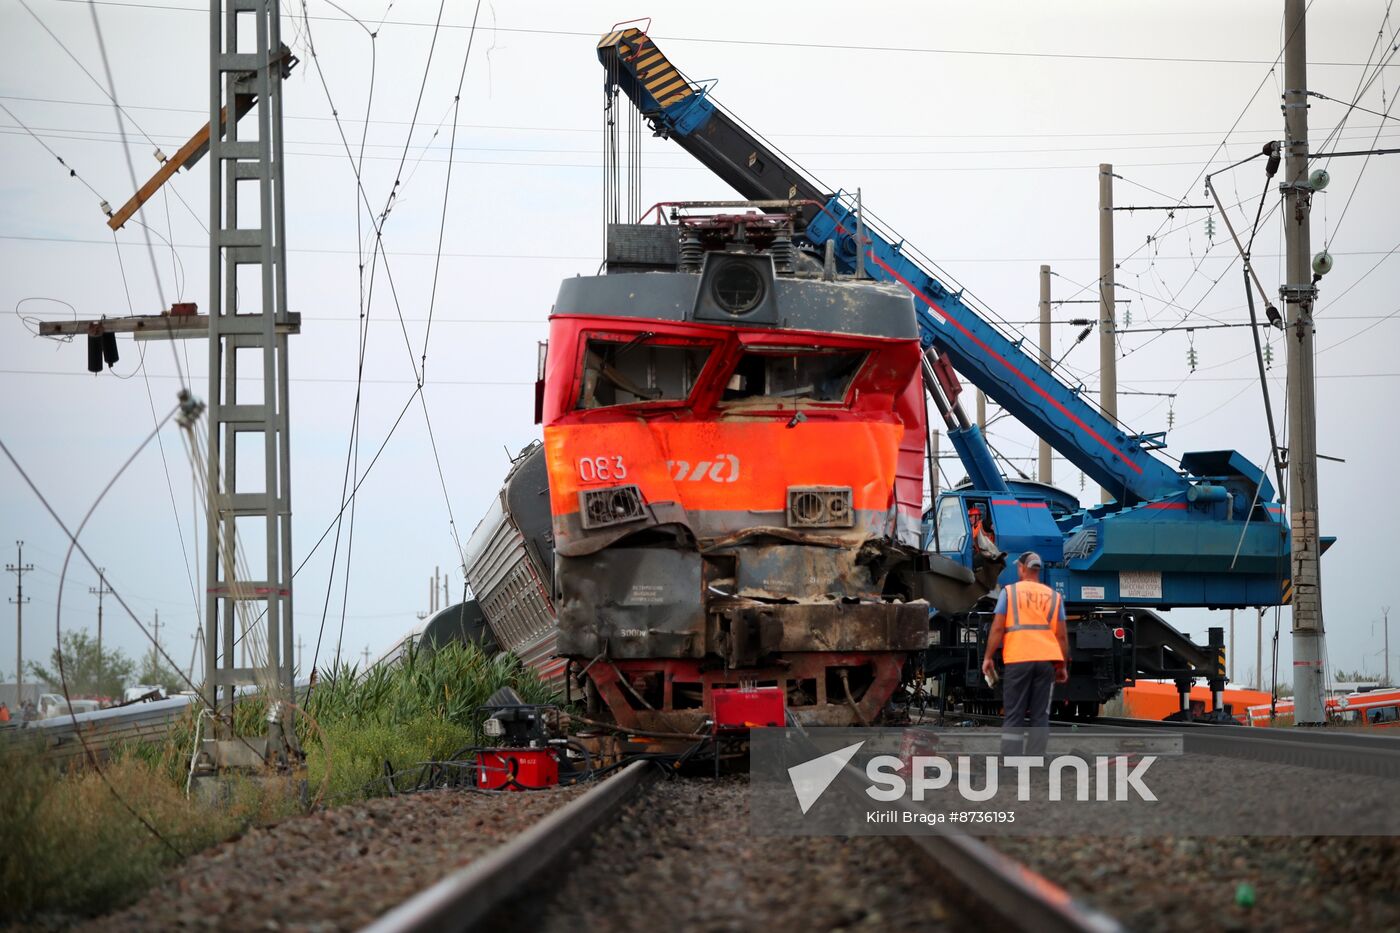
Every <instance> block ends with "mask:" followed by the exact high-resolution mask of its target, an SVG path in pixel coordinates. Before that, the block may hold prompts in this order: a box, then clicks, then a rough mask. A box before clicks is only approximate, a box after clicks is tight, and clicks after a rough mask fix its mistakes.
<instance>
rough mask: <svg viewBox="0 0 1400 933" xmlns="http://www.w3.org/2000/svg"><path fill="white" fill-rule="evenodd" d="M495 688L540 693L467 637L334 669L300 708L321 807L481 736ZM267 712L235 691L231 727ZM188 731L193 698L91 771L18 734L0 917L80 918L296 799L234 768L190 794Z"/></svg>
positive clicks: (291, 806)
mask: <svg viewBox="0 0 1400 933" xmlns="http://www.w3.org/2000/svg"><path fill="white" fill-rule="evenodd" d="M503 686H513V687H514V688H515V689H516V690H517V691H518V692H519V693H520V694H521V696H522V697H523V698H524V699H525V700H526V702H532V703H543V702H547V701H548V699H549V694H548V691H547V690H546V689H545V687H544V686H543V685H542V684H541V683H540V681H539V679H538V678H537V677H536V676H535V675H534V673H533V672H532V671H529V670H526V669H525V668H524V667H523V666H522V665H521V663H520V662H519V660H518V659H516V658H514V657H513V656H509V655H497V656H495V657H488V656H486V655H485V654H483V653H482V651H481V650H480V649H479V648H478V647H476V646H475V645H448V646H446V647H444V648H442V649H439V650H438V651H436V652H426V651H413V652H409V653H408V654H407V655H406V656H405V657H404V658H403V660H402V661H401V662H400V663H398V664H395V665H393V666H390V667H376V668H372V669H370V670H369V671H366V672H364V673H361V672H359V671H358V670H357V669H356V668H354V667H351V666H345V667H342V668H341V669H340V670H339V671H336V672H334V673H333V674H331V675H329V676H327V677H326V678H324V679H323V681H322V683H321V684H320V685H319V686H318V687H317V688H316V689H315V690H314V691H313V692H312V693H311V696H310V698H309V700H308V701H307V702H306V709H307V712H308V713H309V714H310V716H311V717H313V718H314V720H315V724H314V725H313V723H312V722H311V720H310V719H309V718H308V717H306V716H302V717H299V718H298V736H299V738H300V740H301V742H302V747H303V748H304V749H305V750H306V753H307V774H306V778H307V780H308V783H309V785H310V789H311V791H312V793H313V794H314V793H315V792H316V791H318V790H319V789H320V788H321V787H322V786H324V787H325V788H326V793H325V796H324V798H323V802H324V803H326V804H336V803H343V802H347V801H352V800H358V799H362V798H364V797H366V796H376V795H380V794H385V793H388V791H389V788H388V785H387V784H386V783H385V781H384V780H383V773H384V765H385V762H388V763H389V765H390V767H391V768H393V769H395V770H398V771H405V772H416V768H417V766H418V765H419V764H420V763H421V762H425V761H430V760H441V759H445V758H447V757H448V756H450V755H452V754H454V753H455V752H457V751H458V750H460V749H462V748H463V747H465V746H469V745H476V744H480V743H481V742H482V741H483V738H484V737H483V735H482V734H481V719H482V717H481V714H480V713H479V712H478V708H479V707H480V706H481V705H482V704H483V703H485V702H486V700H487V698H488V697H490V695H491V694H492V693H494V692H495V691H496V690H497V689H499V688H500V687H503ZM266 711H267V706H266V703H265V701H263V700H261V699H259V698H256V697H250V698H248V699H244V700H240V701H239V702H238V703H237V704H236V705H235V708H234V722H235V725H236V727H237V728H238V730H239V731H240V732H241V733H243V734H253V735H256V734H258V733H260V732H262V731H263V729H264V728H265V724H264V723H265V718H266ZM194 735H195V713H194V710H193V709H191V711H190V712H189V713H188V714H186V715H185V716H182V717H181V718H180V719H179V720H177V721H176V722H175V723H174V725H172V727H171V729H170V731H169V733H168V734H167V735H166V736H165V737H164V738H163V739H161V740H159V741H146V742H141V743H136V744H131V745H127V746H124V747H122V748H118V749H115V750H114V751H113V753H112V757H111V759H110V760H109V761H108V762H106V763H105V764H104V765H103V767H102V772H101V773H100V774H99V773H98V772H96V771H95V770H92V769H85V768H77V769H74V770H71V771H68V772H60V771H59V770H58V769H56V768H55V767H54V766H52V765H51V764H49V763H47V762H45V761H44V760H43V759H42V758H41V757H40V756H39V754H38V749H37V748H31V747H28V746H25V745H14V746H11V747H9V748H8V749H7V750H6V751H4V752H3V753H0V773H3V775H4V778H5V780H4V786H3V788H0V924H4V923H6V922H8V921H14V920H20V919H24V918H26V917H32V916H33V915H35V914H36V913H51V914H66V915H74V916H84V915H92V914H96V913H102V912H105V911H108V910H111V909H114V908H116V907H119V906H122V905H123V904H125V903H127V902H130V901H132V900H135V899H136V898H137V897H138V896H139V895H140V894H141V893H142V892H143V891H144V890H145V889H146V888H147V887H149V886H150V885H151V884H153V883H155V882H156V881H157V880H158V879H159V878H160V876H161V874H162V872H164V871H166V870H168V869H169V868H170V867H171V866H173V865H175V864H177V863H178V862H179V859H180V855H189V854H192V853H194V852H198V851H199V850H201V849H204V848H206V847H208V846H209V845H211V844H213V843H215V842H218V841H219V840H221V839H226V838H228V837H229V836H231V835H233V834H235V833H238V832H242V831H244V830H245V829H247V828H248V827H249V826H250V825H255V824H264V823H267V822H270V821H274V820H277V819H281V818H283V817H285V816H286V815H288V814H290V813H292V812H294V811H295V810H296V809H297V807H298V806H299V797H298V794H297V793H296V791H297V785H296V782H294V781H292V780H286V781H278V780H266V779H245V780H240V779H236V778H235V779H234V780H233V782H232V786H231V793H230V794H229V795H228V797H227V799H226V802H225V803H224V804H223V805H222V806H218V807H210V806H205V805H201V804H200V803H198V802H197V801H191V800H188V799H186V797H185V792H184V791H185V778H186V775H187V773H188V770H189V763H190V751H191V748H192V744H193V741H194ZM415 777H416V773H415V774H411V775H408V777H407V780H406V781H405V783H408V784H411V783H412V782H413V780H414V778H415ZM114 790H115V792H116V793H115V794H114V793H113V791H114ZM118 796H120V798H121V799H120V800H119V799H118ZM128 807H129V808H130V809H128ZM133 811H134V812H135V813H136V814H139V815H140V817H141V818H142V819H144V820H145V821H146V822H148V823H150V824H151V825H152V826H153V827H155V828H156V830H157V831H158V832H159V833H160V834H161V836H162V837H164V839H165V840H166V841H167V842H168V843H169V845H167V844H166V842H162V841H161V840H160V839H158V838H157V837H156V836H155V835H153V834H152V833H151V832H150V830H149V829H147V828H146V826H144V825H143V824H142V822H141V819H138V818H137V817H136V816H133ZM172 847H173V849H174V850H178V853H179V855H177V853H176V851H172Z"/></svg>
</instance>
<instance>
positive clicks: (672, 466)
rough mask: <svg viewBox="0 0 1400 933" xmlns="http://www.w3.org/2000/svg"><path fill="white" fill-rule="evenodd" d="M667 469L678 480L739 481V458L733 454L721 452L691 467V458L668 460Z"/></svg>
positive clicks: (672, 477)
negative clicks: (711, 458) (713, 457)
mask: <svg viewBox="0 0 1400 933" xmlns="http://www.w3.org/2000/svg"><path fill="white" fill-rule="evenodd" d="M666 469H667V470H668V471H669V472H670V474H671V479H673V480H675V481H676V482H678V483H679V482H682V481H685V480H689V481H690V482H692V483H698V482H700V481H702V480H709V481H710V482H712V483H737V482H738V481H739V458H738V457H736V456H734V455H733V454H720V455H719V456H718V457H716V458H715V459H713V460H701V461H700V462H699V463H697V464H695V469H693V470H692V469H691V468H690V461H689V460H667V461H666Z"/></svg>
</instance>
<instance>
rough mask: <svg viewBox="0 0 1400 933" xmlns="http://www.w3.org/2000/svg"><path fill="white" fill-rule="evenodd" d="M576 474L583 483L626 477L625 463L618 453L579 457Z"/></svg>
mask: <svg viewBox="0 0 1400 933" xmlns="http://www.w3.org/2000/svg"><path fill="white" fill-rule="evenodd" d="M578 476H579V479H581V480H583V481H584V482H585V483H595V482H598V481H600V480H601V481H603V482H607V481H609V480H615V479H626V478H627V464H625V463H623V462H622V456H621V455H620V454H618V455H609V456H603V457H580V458H579V461H578Z"/></svg>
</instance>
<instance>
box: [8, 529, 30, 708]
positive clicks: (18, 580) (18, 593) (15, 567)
mask: <svg viewBox="0 0 1400 933" xmlns="http://www.w3.org/2000/svg"><path fill="white" fill-rule="evenodd" d="M15 550H16V551H17V552H18V553H17V554H16V556H15V563H13V564H6V565H5V570H6V572H8V573H12V574H14V575H15V595H14V596H11V597H10V602H12V603H14V604H15V706H18V707H21V708H22V707H23V704H24V604H25V603H27V602H29V597H27V596H25V595H24V575H25V574H26V573H29V572H30V571H32V570H33V569H34V565H33V564H26V563H25V562H24V542H23V541H16V542H15Z"/></svg>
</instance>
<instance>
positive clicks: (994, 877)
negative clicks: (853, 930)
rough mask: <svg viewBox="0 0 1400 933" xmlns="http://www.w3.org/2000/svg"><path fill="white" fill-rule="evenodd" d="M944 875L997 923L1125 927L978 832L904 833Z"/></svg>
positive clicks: (1112, 931) (1089, 930)
mask: <svg viewBox="0 0 1400 933" xmlns="http://www.w3.org/2000/svg"><path fill="white" fill-rule="evenodd" d="M898 838H901V839H903V841H904V843H905V844H906V845H907V846H909V847H910V848H912V849H913V850H914V851H915V852H916V853H917V854H918V855H919V856H921V857H922V858H924V859H925V860H926V861H927V862H928V863H929V864H930V865H931V866H932V867H933V868H935V869H936V870H938V871H939V872H941V873H942V874H943V877H946V878H952V879H953V880H955V881H956V882H957V883H958V885H959V887H960V889H961V890H960V891H955V892H952V895H951V896H953V897H959V896H961V897H962V898H963V899H964V901H965V903H964V905H963V909H964V910H967V911H969V912H973V913H976V914H978V915H979V919H983V920H984V921H987V925H988V926H989V927H991V926H992V925H993V924H995V925H996V926H998V927H1005V928H1007V929H1013V930H1028V931H1036V933H1119V931H1122V930H1124V929H1125V928H1124V926H1123V925H1122V924H1121V923H1119V922H1118V921H1117V920H1115V919H1114V918H1113V917H1111V916H1110V915H1108V914H1106V913H1104V912H1103V911H1101V910H1098V909H1097V908H1094V907H1091V906H1089V905H1088V904H1085V903H1083V902H1082V901H1079V900H1076V899H1075V898H1074V897H1073V896H1071V895H1070V893H1069V892H1068V891H1066V890H1065V889H1064V888H1062V887H1060V886H1059V885H1058V884H1056V883H1055V882H1053V881H1051V880H1050V879H1048V878H1046V877H1045V876H1044V875H1041V874H1040V873H1038V872H1036V871H1033V870H1031V869H1030V868H1028V867H1026V866H1025V865H1023V864H1021V863H1020V862H1018V861H1016V860H1015V859H1013V858H1011V857H1010V856H1007V855H1003V854H1002V853H1000V852H998V851H996V850H995V849H993V848H992V847H991V846H989V845H987V844H986V843H984V842H982V841H981V840H978V839H975V838H973V837H972V836H952V835H941V834H938V835H934V834H928V835H925V834H918V833H915V834H911V835H907V836H902V837H898Z"/></svg>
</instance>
